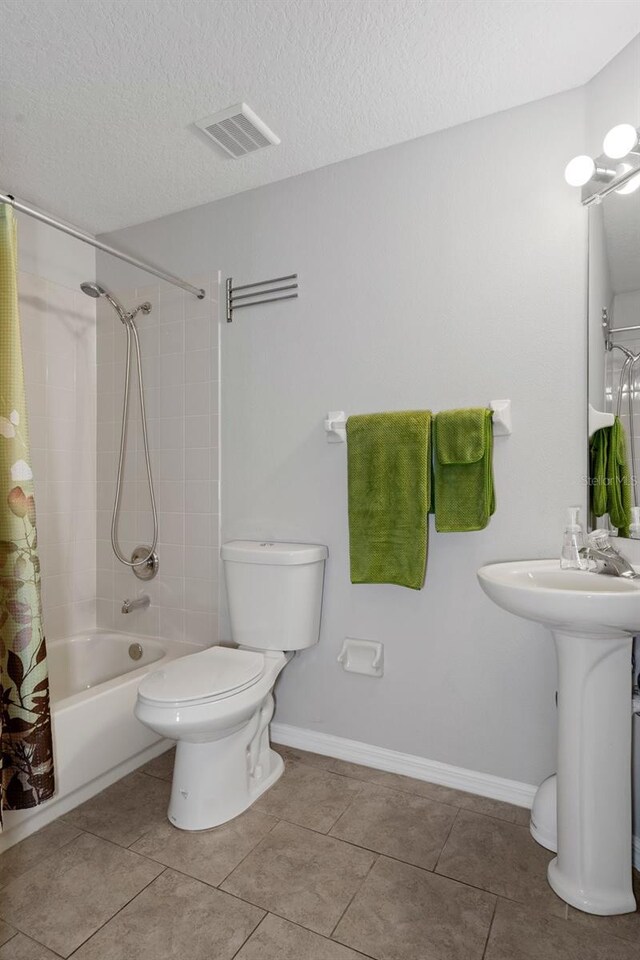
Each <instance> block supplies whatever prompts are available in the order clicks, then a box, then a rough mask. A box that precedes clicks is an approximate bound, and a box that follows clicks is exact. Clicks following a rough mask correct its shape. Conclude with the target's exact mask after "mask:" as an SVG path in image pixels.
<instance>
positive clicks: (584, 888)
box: [548, 629, 636, 916]
mask: <svg viewBox="0 0 640 960" xmlns="http://www.w3.org/2000/svg"><path fill="white" fill-rule="evenodd" d="M552 633H553V636H554V639H555V642H556V651H557V655H558V855H557V857H556V858H555V860H552V861H551V863H550V864H549V870H548V878H549V883H550V884H551V886H552V888H553V889H554V890H555V892H556V893H557V894H558V896H559V897H562V899H563V900H566V902H567V903H569V904H571V905H572V906H573V907H577V909H578V910H583V911H585V912H586V913H594V914H600V915H603V916H604V915H610V914H619V913H631V912H633V911H634V910H635V909H636V902H635V899H634V896H633V889H632V885H631V876H632V860H631V650H632V643H633V640H632V637H630V636H628V635H624V634H620V633H616V632H615V631H612V632H610V633H597V634H595V633H594V634H586V633H583V632H579V633H572V632H571V631H567V630H556V629H553V630H552Z"/></svg>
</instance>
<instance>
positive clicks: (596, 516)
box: [588, 182, 640, 539]
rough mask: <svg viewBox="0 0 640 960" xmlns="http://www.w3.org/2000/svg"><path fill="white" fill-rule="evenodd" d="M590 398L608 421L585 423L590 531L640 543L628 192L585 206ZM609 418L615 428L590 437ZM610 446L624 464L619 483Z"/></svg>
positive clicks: (633, 240) (637, 375)
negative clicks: (588, 452)
mask: <svg viewBox="0 0 640 960" xmlns="http://www.w3.org/2000/svg"><path fill="white" fill-rule="evenodd" d="M629 186H630V187H631V188H633V187H634V186H635V187H638V186H640V182H638V183H633V182H632V183H631V184H630V185H629ZM588 396H589V404H590V407H591V408H594V409H595V410H597V411H604V412H606V413H608V414H609V417H608V419H602V418H601V419H598V418H596V419H595V421H594V418H593V415H592V417H591V421H592V422H591V426H590V430H589V432H590V434H591V437H590V447H591V460H590V462H591V476H590V488H589V489H590V506H591V518H590V521H591V524H590V525H591V526H592V527H593V526H598V527H605V528H608V529H611V530H613V531H616V530H617V532H618V535H619V536H627V537H628V536H632V537H634V538H638V539H640V510H639V509H638V507H639V506H640V486H639V481H640V190H638V189H636V190H635V191H634V190H633V189H631V192H629V187H627V192H625V193H616V192H611V193H609V194H608V195H607V196H606V197H604V198H603V200H602V202H601V203H598V204H593V205H592V206H590V207H589V392H588ZM613 416H615V417H617V418H619V419H618V420H617V421H616V423H615V426H613V427H612V428H607V427H606V426H605V428H604V430H596V431H595V432H594V427H599V426H602V425H604V424H606V423H611V422H612V419H613ZM620 427H621V428H622V429H621V430H620V429H619V428H620ZM616 441H618V442H619V444H620V452H621V453H624V451H625V450H626V458H627V465H628V469H627V470H626V471H625V470H624V468H623V467H622V466H620V471H619V473H618V475H617V477H616V476H614V475H613V474H612V469H611V460H612V457H611V452H612V449H613V447H612V445H615V443H616ZM608 447H609V448H611V449H607V448H608ZM623 459H624V457H620V458H619V461H621V460H623ZM614 467H615V458H614ZM616 490H617V493H616ZM612 498H613V503H612ZM634 508H635V509H634ZM625 513H626V515H628V519H629V520H630V523H629V524H628V525H627V526H625V524H624V516H625Z"/></svg>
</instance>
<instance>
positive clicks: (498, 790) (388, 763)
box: [271, 723, 640, 850]
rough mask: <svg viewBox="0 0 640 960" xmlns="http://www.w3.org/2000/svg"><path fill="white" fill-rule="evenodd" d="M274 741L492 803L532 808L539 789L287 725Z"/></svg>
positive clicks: (275, 727) (276, 726) (276, 729)
mask: <svg viewBox="0 0 640 960" xmlns="http://www.w3.org/2000/svg"><path fill="white" fill-rule="evenodd" d="M271 738H272V740H274V741H275V742H276V743H281V744H283V746H286V747H297V748H298V749H299V750H309V751H310V752H311V753H321V754H324V755H325V756H327V757H335V758H336V759H337V760H349V761H350V762H351V763H361V764H363V765H364V766H366V767H374V768H375V769H376V770H385V771H387V772H388V773H401V774H404V776H407V777H413V778H414V779H416V780H426V781H428V782H429V783H439V784H441V785H442V786H445V787H453V788H454V789H456V790H466V791H467V793H476V794H478V795H479V796H481V797H491V799H492V800H503V801H505V802H506V803H513V804H515V805H516V806H518V807H529V808H530V807H531V804H532V803H533V798H534V796H535V793H536V790H537V789H538V788H537V787H536V786H534V785H533V784H530V783H520V782H519V781H518V780H505V779H504V778H503V777H494V776H493V775H492V774H489V773H480V772H479V771H477V770H467V769H465V768H464V767H454V766H451V764H449V763H440V762H439V761H438V760H427V759H425V758H424V757H416V756H413V755H412V754H410V753H399V752H398V751H397V750H388V749H387V748H386V747H375V746H373V745H372V744H369V743H361V742H360V741H359V740H347V739H345V738H344V737H334V736H333V735H332V734H330V733H318V732H316V731H315V730H305V729H304V728H302V727H293V726H290V725H289V724H287V723H272V724H271ZM639 850H640V842H639Z"/></svg>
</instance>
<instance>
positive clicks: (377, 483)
mask: <svg viewBox="0 0 640 960" xmlns="http://www.w3.org/2000/svg"><path fill="white" fill-rule="evenodd" d="M347 462H348V470H349V483H348V487H349V490H348V493H349V549H350V556H351V582H352V583H396V584H398V585H399V586H403V587H410V588H411V589H413V590H420V589H421V588H422V586H423V584H424V577H425V572H426V568H427V522H428V513H429V506H430V502H431V414H430V413H429V411H428V410H407V411H402V412H399V413H371V414H365V415H361V416H355V417H349V419H348V420H347Z"/></svg>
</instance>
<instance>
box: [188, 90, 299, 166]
mask: <svg viewBox="0 0 640 960" xmlns="http://www.w3.org/2000/svg"><path fill="white" fill-rule="evenodd" d="M196 127H200V129H201V130H202V131H203V132H204V133H206V134H207V136H208V137H211V139H212V140H215V142H216V143H217V144H218V146H219V147H222V149H223V150H224V152H225V153H228V154H229V156H230V157H236V158H237V157H244V156H245V154H247V153H254V152H255V151H256V150H261V149H262V148H263V147H270V146H271V145H272V144H278V143H280V138H279V137H276V135H275V133H274V132H273V131H272V130H269V127H268V126H267V125H266V123H263V122H262V120H261V119H260V117H257V116H256V115H255V113H254V112H253V110H251V109H249V107H248V106H247V105H246V103H237V104H236V105H235V106H234V107H229V108H228V109H227V110H222V111H221V112H220V113H216V114H215V116H213V117H206V119H204V120H197V121H196Z"/></svg>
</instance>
